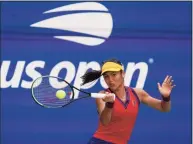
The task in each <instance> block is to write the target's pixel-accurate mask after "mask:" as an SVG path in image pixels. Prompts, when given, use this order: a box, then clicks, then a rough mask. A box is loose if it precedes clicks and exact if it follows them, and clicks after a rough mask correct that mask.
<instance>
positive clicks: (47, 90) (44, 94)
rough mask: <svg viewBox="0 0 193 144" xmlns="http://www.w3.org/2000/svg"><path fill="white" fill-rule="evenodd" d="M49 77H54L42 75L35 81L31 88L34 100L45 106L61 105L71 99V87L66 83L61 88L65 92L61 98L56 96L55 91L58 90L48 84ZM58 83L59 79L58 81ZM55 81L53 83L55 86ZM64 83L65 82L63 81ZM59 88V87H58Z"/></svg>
mask: <svg viewBox="0 0 193 144" xmlns="http://www.w3.org/2000/svg"><path fill="white" fill-rule="evenodd" d="M50 79H56V78H52V77H42V78H40V79H38V80H36V81H35V83H34V88H33V93H34V94H33V95H34V98H35V100H36V101H37V102H38V103H39V104H41V105H43V106H45V107H62V106H64V105H66V104H68V103H69V102H70V101H71V94H72V89H71V88H70V87H69V86H68V85H67V86H66V87H65V88H63V89H62V90H63V91H64V92H65V93H66V96H65V97H64V98H63V99H59V98H57V97H56V92H57V91H58V90H59V89H57V88H54V87H53V86H52V85H54V84H52V85H50ZM58 83H59V81H58ZM56 85H57V83H56V84H55V86H56ZM65 85H66V83H65ZM60 89H61V88H60Z"/></svg>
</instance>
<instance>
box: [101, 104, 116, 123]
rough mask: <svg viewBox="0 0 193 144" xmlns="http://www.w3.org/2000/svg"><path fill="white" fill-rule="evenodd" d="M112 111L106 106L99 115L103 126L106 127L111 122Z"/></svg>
mask: <svg viewBox="0 0 193 144" xmlns="http://www.w3.org/2000/svg"><path fill="white" fill-rule="evenodd" d="M112 112H113V109H112V107H108V106H107V105H106V106H105V108H104V109H103V111H102V113H101V115H100V121H101V123H102V124H103V125H104V126H105V125H108V124H109V123H110V121H111V116H112Z"/></svg>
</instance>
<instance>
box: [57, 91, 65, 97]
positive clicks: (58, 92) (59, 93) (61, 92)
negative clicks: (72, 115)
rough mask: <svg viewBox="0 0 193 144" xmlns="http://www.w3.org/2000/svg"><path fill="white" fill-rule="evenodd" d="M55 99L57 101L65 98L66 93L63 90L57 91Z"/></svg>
mask: <svg viewBox="0 0 193 144" xmlns="http://www.w3.org/2000/svg"><path fill="white" fill-rule="evenodd" d="M56 97H57V98H58V99H63V98H65V97H66V92H65V91H63V90H58V91H57V92H56Z"/></svg>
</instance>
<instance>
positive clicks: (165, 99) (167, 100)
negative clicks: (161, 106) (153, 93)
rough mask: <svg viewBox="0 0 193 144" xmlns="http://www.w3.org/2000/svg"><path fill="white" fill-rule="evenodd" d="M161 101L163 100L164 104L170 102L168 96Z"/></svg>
mask: <svg viewBox="0 0 193 144" xmlns="http://www.w3.org/2000/svg"><path fill="white" fill-rule="evenodd" d="M162 99H163V101H164V102H169V101H170V96H168V97H163V96H162Z"/></svg>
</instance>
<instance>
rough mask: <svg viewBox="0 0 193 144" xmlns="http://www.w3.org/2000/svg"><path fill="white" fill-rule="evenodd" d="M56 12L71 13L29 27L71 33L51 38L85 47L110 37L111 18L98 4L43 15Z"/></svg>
mask: <svg viewBox="0 0 193 144" xmlns="http://www.w3.org/2000/svg"><path fill="white" fill-rule="evenodd" d="M57 12H60V13H61V12H72V13H70V14H63V15H59V16H55V17H52V18H48V19H45V20H42V21H39V22H36V23H34V24H31V25H30V26H31V27H38V28H49V29H56V30H62V31H68V32H72V35H71V34H70V35H55V36H53V37H54V38H56V39H61V40H66V41H71V42H75V43H79V44H83V45H87V46H97V45H100V44H102V43H104V42H105V41H106V40H107V39H108V38H109V36H110V35H111V32H112V29H113V19H112V16H111V14H110V13H109V12H108V9H107V8H106V7H105V6H104V5H102V4H100V3H97V2H81V3H75V4H70V5H65V6H62V7H58V8H55V9H51V10H48V11H45V12H43V14H49V13H57Z"/></svg>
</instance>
